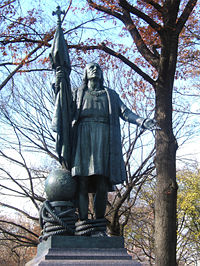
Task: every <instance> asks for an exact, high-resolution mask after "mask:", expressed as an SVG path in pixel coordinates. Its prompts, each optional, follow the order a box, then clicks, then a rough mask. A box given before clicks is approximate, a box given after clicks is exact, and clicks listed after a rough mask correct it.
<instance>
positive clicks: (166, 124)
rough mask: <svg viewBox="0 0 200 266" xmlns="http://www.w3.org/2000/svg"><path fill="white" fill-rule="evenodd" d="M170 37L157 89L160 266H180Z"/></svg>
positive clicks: (173, 42)
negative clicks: (178, 265) (177, 237)
mask: <svg viewBox="0 0 200 266" xmlns="http://www.w3.org/2000/svg"><path fill="white" fill-rule="evenodd" d="M167 36H168V37H167ZM167 36H165V40H164V41H163V47H162V51H161V59H160V69H159V77H158V80H157V83H156V87H155V91H156V119H157V121H158V123H159V125H160V127H161V130H159V131H157V134H156V171H157V195H156V201H155V245H156V247H155V248H156V266H175V265H176V200H177V184H176V149H177V143H176V139H175V137H174V134H173V128H172V91H173V81H174V74H175V67H176V58H177V47H178V38H177V37H175V38H173V37H172V36H173V35H172V34H171V35H170V34H168V35H167ZM166 40H167V43H166ZM169 42H170V45H169ZM167 47H168V49H167ZM169 47H170V49H169Z"/></svg>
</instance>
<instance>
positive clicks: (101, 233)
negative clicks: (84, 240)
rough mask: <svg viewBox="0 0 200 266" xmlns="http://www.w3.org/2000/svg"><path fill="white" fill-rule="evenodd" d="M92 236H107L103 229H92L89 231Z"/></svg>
mask: <svg viewBox="0 0 200 266" xmlns="http://www.w3.org/2000/svg"><path fill="white" fill-rule="evenodd" d="M91 236H92V237H102V236H108V235H107V234H106V232H105V231H94V232H92V233H91Z"/></svg>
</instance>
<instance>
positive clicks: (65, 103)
mask: <svg viewBox="0 0 200 266" xmlns="http://www.w3.org/2000/svg"><path fill="white" fill-rule="evenodd" d="M59 16H60V15H59ZM60 25H61V23H60V22H59V21H58V29H57V33H56V36H57V39H56V36H55V39H54V44H53V49H52V53H51V58H52V66H53V68H54V69H55V70H56V84H55V93H56V103H55V112H54V118H53V128H54V131H56V132H57V134H58V138H57V152H58V155H59V158H60V162H61V164H62V165H63V167H66V168H67V169H68V170H70V171H71V175H72V177H73V178H76V179H77V183H78V196H77V197H78V211H79V219H80V221H86V220H88V193H90V192H92V193H95V197H94V210H95V216H96V219H102V218H104V215H105V209H106V203H107V192H108V191H112V188H113V186H114V185H116V184H122V183H123V182H124V181H125V180H126V172H125V166H124V161H123V157H122V147H121V135H120V122H119V118H122V119H123V120H125V121H128V122H130V123H133V124H136V125H137V126H140V127H142V128H144V129H150V130H152V129H156V128H157V127H156V121H155V120H153V119H144V118H141V117H139V116H138V115H136V114H135V113H133V112H132V111H131V110H129V109H128V108H127V107H126V105H125V104H124V103H123V102H122V101H121V100H120V98H119V95H118V94H117V93H116V92H115V91H114V90H111V89H109V88H107V87H105V86H104V84H103V83H104V82H103V73H102V70H101V68H100V66H99V65H98V64H96V63H90V64H88V65H87V66H86V68H85V71H84V77H83V85H82V86H81V88H79V89H77V90H76V91H75V93H74V94H73V96H72V92H71V89H70V80H69V74H70V70H71V68H70V63H69V55H68V52H67V48H66V47H65V44H64V43H63V44H62V45H61V44H60V43H59V42H64V36H63V32H62V29H61V26H60ZM61 49H63V50H62V51H61ZM98 233H99V232H98V230H97V232H95V235H98ZM103 234H104V233H101V234H100V235H103Z"/></svg>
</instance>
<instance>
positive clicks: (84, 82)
mask: <svg viewBox="0 0 200 266" xmlns="http://www.w3.org/2000/svg"><path fill="white" fill-rule="evenodd" d="M90 64H96V65H98V64H97V63H93V62H92V63H89V64H87V65H86V67H85V69H84V71H83V83H82V86H81V88H82V89H83V90H87V84H88V78H87V66H88V65H90ZM98 67H99V68H100V66H99V65H98ZM100 70H101V68H100ZM103 83H104V79H103V71H102V70H101V78H100V88H101V89H103V88H104V86H103Z"/></svg>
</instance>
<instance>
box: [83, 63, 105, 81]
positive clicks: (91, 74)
mask: <svg viewBox="0 0 200 266" xmlns="http://www.w3.org/2000/svg"><path fill="white" fill-rule="evenodd" d="M86 70H87V78H88V79H93V78H98V79H101V68H100V66H99V65H98V64H95V63H91V64H88V65H87V66H86Z"/></svg>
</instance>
